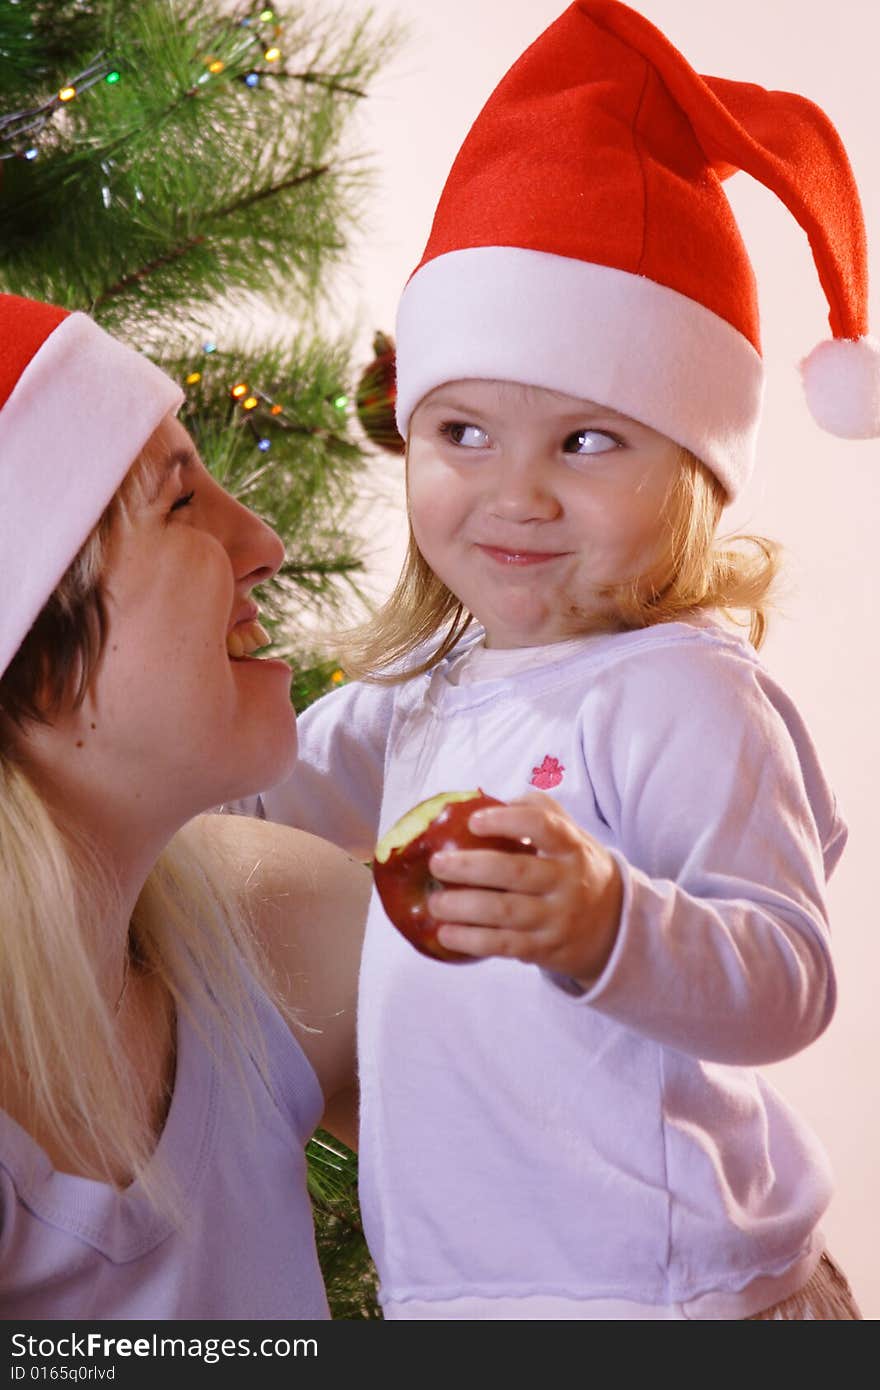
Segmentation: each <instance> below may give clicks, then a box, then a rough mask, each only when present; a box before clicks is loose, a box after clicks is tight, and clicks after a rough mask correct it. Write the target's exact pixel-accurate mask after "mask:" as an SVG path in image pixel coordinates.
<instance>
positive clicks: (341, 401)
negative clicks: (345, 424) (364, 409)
mask: <svg viewBox="0 0 880 1390" xmlns="http://www.w3.org/2000/svg"><path fill="white" fill-rule="evenodd" d="M333 404H334V405H335V407H336V409H337V410H344V409H345V407H346V406H347V405H348V396H336V398H335V399H334V401H333Z"/></svg>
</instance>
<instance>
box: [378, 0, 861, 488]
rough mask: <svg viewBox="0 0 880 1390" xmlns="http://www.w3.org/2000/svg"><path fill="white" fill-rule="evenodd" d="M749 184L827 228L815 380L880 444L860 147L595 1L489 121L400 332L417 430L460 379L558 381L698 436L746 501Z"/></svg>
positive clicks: (751, 346)
mask: <svg viewBox="0 0 880 1390" xmlns="http://www.w3.org/2000/svg"><path fill="white" fill-rule="evenodd" d="M739 169H743V170H745V171H746V172H747V173H750V174H751V175H752V176H753V177H754V178H756V179H758V180H760V182H761V183H763V184H765V185H766V186H767V187H768V188H770V189H771V190H772V191H773V192H774V193H776V194H777V196H778V197H779V198H781V199H782V201H783V202H784V203H785V205H786V207H788V209H789V211H790V212H791V213H792V214H793V215H794V217H795V218H796V219H797V221H798V222H799V223H800V225H801V227H802V228H803V229H804V231H805V232H806V234H807V236H808V238H809V241H810V246H811V248H812V252H813V258H814V260H815V263H816V269H817V270H818V273H819V279H820V282H821V285H822V288H823V290H824V292H825V295H826V297H827V300H828V305H829V310H830V312H829V323H830V326H831V333H832V337H831V339H830V340H828V341H827V342H824V343H821V344H820V345H819V346H818V347H817V348H815V349H814V350H813V351H812V352H811V353H810V355H809V356H808V357H807V358H806V360H805V361H804V362H803V363H802V364H801V367H802V372H803V380H804V385H805V390H806V394H807V399H808V402H809V405H810V408H811V410H812V412H813V415H814V417H815V419H816V421H817V422H818V423H819V424H820V425H821V426H822V428H823V429H826V430H828V431H830V432H831V433H833V434H837V435H841V436H843V437H845V438H853V439H864V438H868V437H870V436H874V435H878V434H880V344H878V343H877V342H876V341H875V340H874V339H873V338H870V337H868V336H867V331H868V324H867V251H866V244H865V229H864V222H863V218H862V211H861V206H860V202H859V195H858V190H857V188H856V183H855V179H854V177H853V173H852V170H851V168H850V164H849V161H848V159H847V156H846V152H845V150H844V148H843V145H842V144H841V141H840V137H839V136H838V134H837V132H836V130H835V129H834V127H833V126H832V124H831V122H830V121H829V120H828V118H827V116H825V114H824V113H823V112H822V111H821V110H820V109H819V108H818V107H817V106H815V105H813V103H812V102H810V101H807V100H806V99H805V98H804V97H801V96H797V95H795V94H793V93H790V92H768V91H765V90H764V89H763V88H762V87H757V86H753V85H751V84H750V83H746V82H733V81H729V80H727V79H725V78H720V77H702V76H700V75H699V73H696V72H695V71H694V70H693V69H692V68H691V67H690V66H689V65H688V63H687V62H686V61H685V59H684V58H683V57H682V55H681V54H680V53H679V52H678V51H677V50H676V49H675V48H674V47H673V46H672V44H671V43H670V42H669V41H668V39H666V38H665V37H664V35H663V34H661V33H660V31H659V30H658V29H656V28H655V27H654V26H653V25H652V24H650V23H649V22H648V21H647V20H646V19H644V18H643V17H642V16H641V15H639V14H637V13H636V12H635V11H634V10H631V9H629V8H628V7H627V6H626V5H621V4H618V3H616V0H577V3H575V4H573V5H570V6H569V8H568V9H567V10H566V11H565V12H564V13H563V14H562V15H561V16H560V18H559V19H558V20H557V21H556V22H555V23H554V24H552V25H551V26H550V28H549V29H547V30H546V31H545V32H544V33H543V34H542V35H541V36H540V38H538V39H537V41H536V42H535V43H534V44H532V46H531V47H530V48H529V49H527V50H526V52H525V53H524V54H523V56H522V57H521V58H520V59H519V60H518V62H517V63H515V64H514V66H513V67H512V68H511V69H510V71H509V72H508V74H507V75H506V77H504V78H503V79H502V81H501V83H500V84H499V86H498V87H497V88H496V90H495V91H494V92H493V94H492V96H491V97H490V98H489V100H488V102H487V103H486V105H485V107H484V108H483V110H482V112H481V113H480V115H479V116H478V117H477V120H476V121H475V122H474V125H473V126H472V128H471V130H470V132H469V134H468V136H467V138H466V140H465V142H464V144H463V145H462V148H461V150H460V151H459V154H458V156H457V158H456V160H455V163H454V165H453V167H452V171H451V173H450V175H449V178H448V180H447V182H446V186H445V188H444V190H443V193H442V195H441V198H440V202H439V205H438V207H437V212H436V216H435V218H434V225H433V227H432V230H431V235H430V238H429V240H428V245H427V247H426V249H425V254H424V256H423V258H422V260H421V262H420V264H419V266H418V267H417V269H416V270H415V272H414V273H413V275H412V277H411V278H410V280H409V282H408V284H407V286H406V288H405V290H404V293H403V297H402V299H401V304H400V309H399V314H398V322H397V420H398V426H399V428H400V431H401V433H402V434H403V435H406V430H407V425H408V422H409V418H410V415H411V414H412V411H413V410H414V408H415V406H416V405H417V404H418V402H419V401H420V400H421V398H422V397H423V396H425V395H426V394H427V393H428V392H429V391H431V390H433V388H434V387H436V386H439V385H441V384H442V383H443V382H446V381H453V380H458V379H461V378H468V377H470V378H474V377H479V378H489V379H503V380H509V381H519V382H523V383H526V384H530V385H533V386H544V387H549V388H550V389H555V390H558V391H563V392H565V393H567V394H569V395H572V396H580V397H582V398H585V399H588V400H592V401H595V402H597V403H600V404H602V405H606V406H609V407H611V408H613V409H615V410H618V411H620V412H622V413H623V414H626V415H630V416H632V417H633V418H634V419H637V420H641V421H642V422H643V423H645V424H647V425H650V426H651V427H652V428H654V429H656V430H659V431H660V432H661V433H662V434H665V435H667V436H669V437H670V438H671V439H674V440H676V441H677V442H678V443H679V444H682V445H684V446H685V447H686V448H688V449H690V450H691V452H692V453H694V454H696V456H697V457H698V458H700V459H702V461H703V462H704V463H705V464H706V465H707V466H708V467H709V468H710V469H711V470H712V471H713V472H714V473H715V474H716V476H717V477H718V478H719V479H720V480H721V482H722V483H723V485H724V487H725V489H726V492H727V496H728V500H732V499H733V498H734V497H735V496H736V494H737V493H738V492H739V491H740V489H741V488H742V486H743V484H744V483H745V481H746V479H747V477H748V476H749V473H750V471H751V467H752V462H753V455H754V446H755V435H756V432H757V425H758V418H759V415H760V408H761V397H762V391H763V376H764V373H763V364H762V360H761V348H760V337H759V327H758V306H757V297H756V290H755V279H754V273H753V271H752V267H751V264H750V262H749V259H748V255H747V253H746V249H745V246H744V245H743V241H742V238H741V236H740V233H739V229H738V227H737V224H736V222H735V220H734V217H733V213H732V211H731V208H730V204H729V203H728V201H727V198H726V196H725V194H724V191H723V188H722V180H724V179H726V178H728V177H729V176H730V175H731V174H733V173H735V172H736V171H737V170H739Z"/></svg>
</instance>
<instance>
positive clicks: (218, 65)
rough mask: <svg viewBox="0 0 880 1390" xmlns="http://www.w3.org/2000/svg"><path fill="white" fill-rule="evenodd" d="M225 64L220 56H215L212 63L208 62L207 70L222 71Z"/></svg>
mask: <svg viewBox="0 0 880 1390" xmlns="http://www.w3.org/2000/svg"><path fill="white" fill-rule="evenodd" d="M225 66H226V64H225V63H224V62H223V60H222V59H221V58H215V59H214V61H213V62H212V63H209V64H208V72H214V73H217V72H222V71H223V69H224V68H225Z"/></svg>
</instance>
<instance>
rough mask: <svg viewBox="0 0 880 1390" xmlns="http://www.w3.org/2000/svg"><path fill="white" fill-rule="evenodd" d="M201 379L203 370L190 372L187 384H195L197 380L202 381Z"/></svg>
mask: <svg viewBox="0 0 880 1390" xmlns="http://www.w3.org/2000/svg"><path fill="white" fill-rule="evenodd" d="M201 379H202V374H201V372H190V374H189V376H188V377H187V379H186V384H187V386H195V384H196V382H197V381H201Z"/></svg>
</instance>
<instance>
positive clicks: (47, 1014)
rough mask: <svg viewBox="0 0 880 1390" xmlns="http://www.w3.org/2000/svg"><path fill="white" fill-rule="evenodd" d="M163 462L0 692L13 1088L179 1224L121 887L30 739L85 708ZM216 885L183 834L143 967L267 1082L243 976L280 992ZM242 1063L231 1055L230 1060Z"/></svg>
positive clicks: (149, 906) (75, 569)
mask: <svg viewBox="0 0 880 1390" xmlns="http://www.w3.org/2000/svg"><path fill="white" fill-rule="evenodd" d="M151 462H152V459H151V457H150V454H149V451H148V450H146V451H144V454H142V455H141V457H140V459H139V460H138V461H137V462H136V464H135V465H134V466H133V468H132V469H131V471H130V472H129V474H128V476H127V478H126V480H125V482H124V484H123V486H122V488H121V489H120V490H119V492H118V493H117V494H116V496H115V497H114V498H113V500H112V501H111V503H110V505H109V506H108V508H107V509H106V511H105V513H104V515H103V516H102V517H101V520H100V521H99V523H98V525H97V526H96V527H95V529H94V531H93V532H92V534H91V535H90V536H89V538H88V539H87V540H86V542H85V544H84V545H83V546H82V548H81V550H80V552H79V554H78V555H77V556H76V558H75V560H74V561H73V563H72V564H71V565H70V567H69V568H68V570H67V572H66V574H65V575H64V577H63V578H62V580H61V582H60V583H59V585H58V586H57V588H56V590H55V592H54V593H53V594H52V596H51V597H50V599H49V600H48V602H47V603H46V605H45V606H44V608H43V610H42V612H41V613H40V615H39V617H38V618H37V620H36V622H35V623H34V626H33V628H32V629H31V631H30V632H29V634H28V636H27V637H26V638H25V641H24V642H23V644H22V646H21V647H20V648H19V650H18V652H17V653H16V656H15V658H14V659H13V661H12V663H11V665H10V666H9V668H8V670H7V671H6V673H5V674H4V676H3V677H2V678H0V1036H2V1045H3V1060H2V1065H0V1078H2V1076H3V1074H4V1072H5V1073H6V1076H7V1077H8V1076H9V1075H10V1072H13V1073H14V1077H15V1087H16V1091H15V1094H16V1098H17V1100H18V1102H19V1105H20V1107H21V1106H23V1107H24V1111H25V1113H26V1114H28V1115H33V1116H35V1117H38V1118H39V1124H40V1129H41V1132H42V1133H43V1134H45V1135H47V1136H48V1137H49V1138H51V1140H52V1141H53V1142H54V1143H55V1144H56V1145H57V1146H58V1147H59V1148H60V1150H61V1151H63V1152H64V1153H65V1154H66V1155H68V1156H69V1157H70V1158H71V1159H72V1160H73V1162H74V1163H75V1164H76V1167H77V1171H80V1172H82V1173H85V1174H86V1175H88V1176H92V1177H94V1178H96V1179H97V1180H99V1181H103V1182H108V1183H111V1184H113V1185H116V1186H120V1185H121V1180H120V1179H119V1177H118V1175H119V1174H126V1175H129V1177H133V1176H136V1177H138V1178H139V1179H140V1180H141V1183H142V1184H143V1186H144V1189H145V1191H146V1192H147V1195H148V1196H149V1197H150V1198H151V1200H152V1201H153V1203H154V1205H155V1206H156V1207H157V1208H158V1209H161V1210H164V1211H168V1212H176V1211H177V1210H178V1209H179V1201H180V1197H181V1194H180V1193H178V1192H176V1191H175V1189H174V1185H173V1180H172V1179H171V1177H170V1175H169V1174H167V1173H165V1172H162V1171H161V1170H160V1169H159V1167H158V1166H157V1164H156V1162H155V1161H154V1155H153V1150H154V1148H155V1135H154V1133H153V1130H152V1126H151V1124H150V1117H149V1116H148V1115H146V1114H145V1113H144V1106H143V1103H142V1099H141V1103H140V1104H139V1103H138V1100H139V1097H138V1088H137V1086H136V1085H135V1084H133V1082H134V1078H133V1076H132V1073H131V1069H130V1063H129V1062H128V1061H127V1060H126V1058H125V1056H124V1055H123V1052H122V1049H121V1048H120V1047H119V1044H118V1039H117V1037H116V1034H115V1021H116V1010H117V1009H118V1007H119V1005H118V1002H117V1004H116V1006H115V1007H114V1004H113V1002H112V1001H109V1002H108V999H107V998H106V993H105V989H104V988H102V975H101V969H100V960H99V943H100V942H101V941H102V939H103V937H102V932H101V926H102V921H103V920H105V918H106V915H107V912H108V910H112V907H113V904H114V900H115V896H116V885H115V884H114V882H113V881H112V878H111V877H110V876H109V874H108V870H107V867H106V866H105V865H103V864H102V863H101V861H100V859H99V856H98V855H97V854H96V853H95V850H94V847H93V846H92V845H91V844H90V843H89V841H88V840H87V839H86V838H85V836H84V835H83V833H82V832H81V830H80V829H79V828H78V827H77V826H76V825H75V824H72V823H71V821H70V819H69V818H66V817H64V816H63V813H61V812H59V811H58V810H57V808H55V807H53V808H52V809H50V808H49V806H48V805H47V803H46V800H45V799H44V797H43V796H42V795H41V793H40V791H39V790H38V789H37V787H36V785H35V783H34V780H33V779H32V777H31V776H30V775H29V772H28V767H27V762H26V756H25V754H24V753H23V751H22V740H21V739H19V738H17V736H16V735H17V733H19V732H20V731H22V730H24V729H26V728H27V726H28V724H29V723H30V722H31V721H37V722H50V721H51V719H52V717H53V715H55V714H57V713H58V712H59V711H60V710H61V709H63V708H65V707H70V706H71V705H72V706H74V707H75V706H76V705H78V704H79V703H81V702H82V700H83V699H84V698H85V695H86V693H87V691H88V689H89V686H90V682H91V680H92V678H93V676H94V673H95V670H96V668H97V666H98V663H99V661H100V659H101V654H102V651H103V647H104V642H105V638H106V632H107V619H106V610H105V602H104V595H103V591H102V576H103V573H104V566H105V558H106V554H107V548H108V542H109V538H110V535H111V532H112V530H113V527H114V525H115V524H116V522H117V520H118V518H119V517H120V516H121V515H122V514H123V513H124V512H125V511H126V509H127V508H129V507H130V506H131V504H132V501H134V500H137V499H138V498H142V497H143V496H144V495H145V490H146V487H147V485H148V480H149V479H148V474H149V466H150V464H151ZM218 883H219V877H218V874H217V870H216V868H215V867H214V865H213V864H212V863H211V860H210V851H209V850H208V848H207V846H206V844H205V841H204V838H203V837H201V836H199V835H197V834H196V833H195V832H194V830H193V828H192V827H185V828H184V830H182V831H181V832H180V833H179V834H178V835H177V836H175V838H174V839H173V840H172V841H171V843H170V844H169V845H168V846H167V848H166V849H165V851H164V853H163V854H162V855H161V857H160V858H159V860H158V862H157V863H156V865H155V867H154V868H153V870H152V872H151V873H150V875H149V878H148V879H147V881H146V883H145V885H144V888H143V891H142V892H141V894H140V897H139V899H138V902H137V906H136V909H135V912H134V914H133V917H132V920H131V926H130V932H129V952H130V955H129V961H130V963H131V962H134V964H133V965H132V966H131V968H136V969H140V970H145V971H150V972H153V973H155V975H156V976H157V977H158V979H159V980H160V981H161V982H162V983H163V984H164V985H165V987H166V988H167V990H168V991H169V992H170V995H171V997H172V998H173V1000H174V1003H175V1005H176V1007H177V1009H178V1010H184V1011H186V1012H187V1013H188V1015H189V1016H190V1017H191V1018H192V1019H193V1021H194V1023H195V1024H196V1026H198V1027H200V1029H201V1031H202V1032H203V1034H204V1035H205V1036H206V1037H209V1036H211V1034H213V1033H216V1034H217V1035H218V1036H219V1038H220V1039H225V1040H226V1042H227V1043H230V1044H231V1043H233V1042H234V1040H235V1039H238V1040H240V1041H241V1042H242V1043H243V1044H244V1045H245V1046H247V1047H248V1050H249V1051H250V1052H251V1054H252V1055H253V1056H254V1058H255V1060H256V1061H257V1064H258V1066H260V1067H261V1069H262V1070H263V1072H264V1075H265V1072H266V1061H265V1056H264V1054H263V1053H261V1051H260V1047H259V1036H258V1030H257V1029H256V1027H255V1014H254V1010H253V1004H252V1000H251V997H250V993H249V990H248V988H247V987H246V985H245V982H244V974H243V970H244V971H249V972H250V973H251V975H252V976H253V977H254V978H255V979H256V981H257V982H258V983H259V984H260V985H261V986H262V987H263V988H266V989H269V990H270V991H271V990H272V986H271V984H270V981H269V979H268V971H267V968H266V966H265V964H264V961H263V958H262V955H261V953H260V951H259V950H258V948H257V946H256V943H255V939H254V936H253V933H252V931H251V929H250V927H249V924H248V922H247V920H246V918H245V917H244V915H243V913H242V911H241V909H240V907H239V906H237V905H234V904H232V903H230V902H229V901H228V899H227V898H226V897H225V895H224V893H223V892H222V891H221V890H220V889H219V887H218ZM273 993H274V991H273ZM276 1002H279V1001H277V1000H276ZM282 1007H283V1005H282ZM212 1021H213V1022H214V1023H218V1024H219V1025H220V1028H219V1030H216V1029H214V1028H212ZM240 1055H241V1054H240V1050H239V1049H237V1048H236V1047H235V1046H234V1045H233V1046H232V1047H231V1051H230V1057H232V1058H233V1059H235V1060H238V1058H239V1057H240ZM96 1155H97V1157H95V1156H96Z"/></svg>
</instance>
